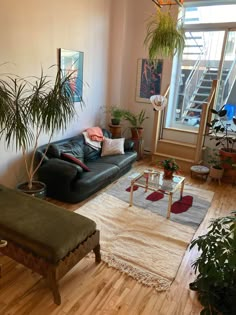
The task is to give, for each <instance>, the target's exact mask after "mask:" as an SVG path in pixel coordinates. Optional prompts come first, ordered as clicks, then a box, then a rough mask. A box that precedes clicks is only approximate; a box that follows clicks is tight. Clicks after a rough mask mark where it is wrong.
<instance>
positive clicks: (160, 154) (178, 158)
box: [154, 153, 194, 163]
mask: <svg viewBox="0 0 236 315" xmlns="http://www.w3.org/2000/svg"><path fill="white" fill-rule="evenodd" d="M154 155H157V156H161V157H166V154H163V153H155V154H154ZM168 158H171V159H175V160H179V161H183V162H188V163H194V160H192V159H185V158H182V157H179V156H175V155H169V154H168Z"/></svg>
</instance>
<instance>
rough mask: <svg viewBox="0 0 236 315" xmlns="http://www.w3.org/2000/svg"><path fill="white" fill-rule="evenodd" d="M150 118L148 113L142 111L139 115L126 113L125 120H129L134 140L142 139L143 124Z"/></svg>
mask: <svg viewBox="0 0 236 315" xmlns="http://www.w3.org/2000/svg"><path fill="white" fill-rule="evenodd" d="M148 118H149V117H148V116H146V111H145V110H144V109H142V110H141V111H140V112H139V113H138V114H135V113H133V112H131V111H129V110H127V111H126V113H125V115H124V119H125V120H127V121H128V122H129V123H130V125H131V127H130V130H131V134H132V139H140V138H142V134H143V127H142V125H143V123H144V121H145V120H146V119H148Z"/></svg>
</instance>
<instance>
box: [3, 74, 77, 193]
mask: <svg viewBox="0 0 236 315" xmlns="http://www.w3.org/2000/svg"><path fill="white" fill-rule="evenodd" d="M73 76H74V74H73V73H70V74H65V75H62V71H60V70H58V71H57V73H56V76H55V80H54V81H52V80H51V79H49V77H48V76H47V75H44V73H43V71H42V72H41V75H40V77H38V78H35V77H34V78H28V79H25V78H21V77H18V76H14V75H8V76H6V77H5V78H4V79H0V139H3V140H4V141H5V142H6V145H7V147H8V148H9V147H10V146H13V147H15V149H16V151H21V152H22V154H23V159H24V163H25V168H26V173H27V177H28V189H29V190H30V189H31V188H32V183H33V179H34V176H35V174H36V172H37V170H38V168H39V166H40V164H41V163H42V160H41V161H39V163H38V164H37V165H35V154H36V150H37V147H38V141H39V138H40V136H41V135H42V134H46V135H48V146H49V144H50V141H51V139H52V136H53V135H54V133H55V132H58V131H63V130H65V129H66V127H67V126H68V124H69V122H70V121H71V120H72V119H73V117H74V116H75V114H76V110H75V107H74V93H78V91H77V90H76V91H74V90H72V85H71V82H72V79H73ZM82 104H83V101H81V106H82Z"/></svg>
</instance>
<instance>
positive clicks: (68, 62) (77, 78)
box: [59, 48, 84, 102]
mask: <svg viewBox="0 0 236 315" xmlns="http://www.w3.org/2000/svg"><path fill="white" fill-rule="evenodd" d="M83 65H84V53H83V52H81V51H75V50H68V49H62V48H60V49H59V66H60V69H61V71H62V75H66V74H70V73H72V76H71V80H70V85H71V89H72V91H73V92H74V102H81V101H82V98H83Z"/></svg>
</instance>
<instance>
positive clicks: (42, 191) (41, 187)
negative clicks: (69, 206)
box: [16, 181, 46, 199]
mask: <svg viewBox="0 0 236 315" xmlns="http://www.w3.org/2000/svg"><path fill="white" fill-rule="evenodd" d="M32 185H33V186H32V189H30V190H29V188H28V182H24V183H20V184H18V185H17V187H16V188H17V190H20V191H22V192H24V193H25V194H28V195H31V196H33V197H37V198H40V199H44V198H45V197H46V185H45V184H44V183H43V182H40V181H33V183H32Z"/></svg>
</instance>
